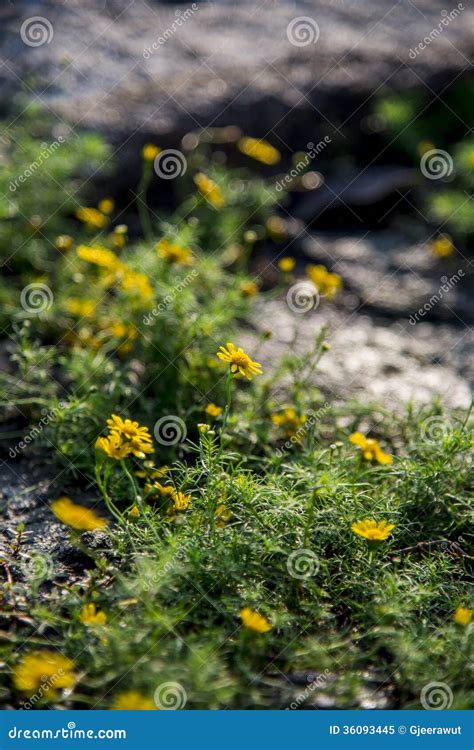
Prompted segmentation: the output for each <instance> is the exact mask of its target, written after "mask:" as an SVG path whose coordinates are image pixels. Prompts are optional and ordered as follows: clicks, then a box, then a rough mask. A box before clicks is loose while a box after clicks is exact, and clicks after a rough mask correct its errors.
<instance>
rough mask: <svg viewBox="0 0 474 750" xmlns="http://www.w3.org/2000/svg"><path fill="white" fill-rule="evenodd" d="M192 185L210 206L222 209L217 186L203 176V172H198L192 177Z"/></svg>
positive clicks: (222, 201) (220, 196) (221, 198)
mask: <svg viewBox="0 0 474 750" xmlns="http://www.w3.org/2000/svg"><path fill="white" fill-rule="evenodd" d="M194 184H195V185H196V187H197V189H198V190H199V192H200V193H201V195H202V196H203V198H205V199H206V200H207V202H208V203H210V204H211V206H214V208H222V207H223V206H224V205H225V204H224V198H223V197H222V193H221V191H220V188H219V185H218V184H217V183H216V182H214V180H211V178H210V177H208V176H207V175H206V174H204V172H198V173H197V174H196V175H195V176H194Z"/></svg>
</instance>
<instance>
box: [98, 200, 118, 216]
mask: <svg viewBox="0 0 474 750" xmlns="http://www.w3.org/2000/svg"><path fill="white" fill-rule="evenodd" d="M98 208H99V211H102V213H103V214H106V215H107V216H108V215H109V214H111V213H112V211H113V210H114V208H115V201H114V200H113V199H112V198H103V199H102V200H101V201H100V202H99V206H98Z"/></svg>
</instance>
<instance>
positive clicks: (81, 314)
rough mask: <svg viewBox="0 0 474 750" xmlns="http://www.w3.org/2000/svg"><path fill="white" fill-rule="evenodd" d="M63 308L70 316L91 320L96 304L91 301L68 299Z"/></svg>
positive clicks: (75, 298)
mask: <svg viewBox="0 0 474 750" xmlns="http://www.w3.org/2000/svg"><path fill="white" fill-rule="evenodd" d="M64 306H65V308H66V310H67V311H68V312H70V313H71V315H74V316H75V317H77V318H92V317H93V315H94V313H95V310H96V302H95V301H94V300H93V299H78V298H77V297H70V298H69V299H68V300H66V302H65V305H64Z"/></svg>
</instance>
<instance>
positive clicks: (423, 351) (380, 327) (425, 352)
mask: <svg viewBox="0 0 474 750" xmlns="http://www.w3.org/2000/svg"><path fill="white" fill-rule="evenodd" d="M255 327H256V329H257V331H258V333H257V334H246V335H243V336H241V339H240V341H239V343H241V344H242V345H244V346H248V347H249V350H250V351H255V349H256V347H257V346H258V361H259V362H262V363H263V364H264V369H265V370H267V371H269V370H271V369H272V367H274V366H275V365H276V364H277V363H278V362H279V360H280V358H281V357H282V356H285V355H286V356H288V354H289V353H290V352H291V351H294V352H295V353H297V354H299V355H305V354H309V353H310V352H311V351H312V349H313V347H314V342H315V339H316V337H317V335H318V334H319V333H320V331H321V329H322V328H323V327H326V328H327V340H328V342H329V343H330V345H331V349H330V351H328V352H327V353H326V354H325V355H324V357H323V358H322V360H321V362H320V363H319V365H318V368H317V370H316V373H315V375H314V377H313V380H312V382H313V384H314V385H315V386H317V387H318V388H319V389H320V390H321V391H322V393H323V394H325V395H326V396H327V397H328V399H329V400H331V401H333V400H341V401H342V400H346V399H348V398H350V397H351V396H355V397H358V398H359V399H362V400H364V401H365V402H371V401H372V402H378V403H382V404H384V405H385V406H386V407H388V408H392V409H394V410H397V411H398V410H400V409H402V408H404V404H405V403H407V402H409V401H416V402H418V403H419V404H428V403H430V402H431V401H432V400H433V399H435V398H437V397H440V398H441V399H442V401H443V403H444V404H445V405H446V406H447V407H451V408H463V409H465V408H467V407H468V406H469V404H470V400H471V396H470V387H469V381H471V382H474V372H473V362H474V358H473V357H472V349H473V347H474V333H473V331H472V329H466V330H460V329H457V328H455V327H453V326H449V325H434V324H431V323H424V322H421V323H417V324H416V325H414V326H411V325H410V324H409V323H408V322H407V321H402V320H397V321H389V320H384V319H383V318H382V319H375V320H374V319H372V318H370V317H369V316H365V315H360V314H354V313H350V312H349V311H343V310H342V309H341V307H338V306H337V305H335V304H333V303H331V302H328V301H322V302H321V303H320V305H319V306H318V308H317V309H316V310H313V311H311V310H310V311H308V312H306V313H304V314H298V313H294V312H292V311H291V310H290V309H289V307H288V305H287V303H286V302H285V300H284V299H280V300H274V301H271V302H263V303H261V304H260V306H259V309H258V311H257V313H256V315H255ZM263 331H271V333H272V336H271V338H270V339H268V340H266V341H264V342H263V343H261V333H262V332H263ZM257 341H258V342H259V343H258V344H257ZM281 399H282V403H283V402H284V401H285V394H284V392H282V393H281Z"/></svg>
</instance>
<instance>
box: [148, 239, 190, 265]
mask: <svg viewBox="0 0 474 750" xmlns="http://www.w3.org/2000/svg"><path fill="white" fill-rule="evenodd" d="M156 252H157V253H158V257H159V258H162V259H163V260H165V261H166V262H167V263H177V264H178V265H181V266H191V265H192V264H193V262H194V259H193V254H192V251H191V250H189V248H187V247H182V246H181V245H177V244H176V243H173V242H169V241H168V240H160V242H159V243H158V244H157V246H156Z"/></svg>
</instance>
